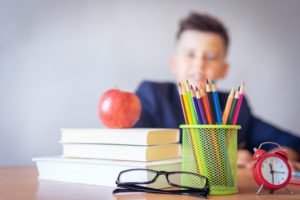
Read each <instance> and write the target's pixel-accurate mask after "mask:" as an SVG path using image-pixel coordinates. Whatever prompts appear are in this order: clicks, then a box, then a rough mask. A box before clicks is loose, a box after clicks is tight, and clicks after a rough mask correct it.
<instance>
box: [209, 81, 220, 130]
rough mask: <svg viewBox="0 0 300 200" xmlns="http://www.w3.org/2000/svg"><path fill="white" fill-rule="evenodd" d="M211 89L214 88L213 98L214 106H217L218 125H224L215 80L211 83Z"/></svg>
mask: <svg viewBox="0 0 300 200" xmlns="http://www.w3.org/2000/svg"><path fill="white" fill-rule="evenodd" d="M211 87H212V96H213V100H214V106H215V111H216V121H217V124H222V115H221V108H220V102H219V96H218V92H217V88H216V85H215V82H214V81H213V80H212V81H211Z"/></svg>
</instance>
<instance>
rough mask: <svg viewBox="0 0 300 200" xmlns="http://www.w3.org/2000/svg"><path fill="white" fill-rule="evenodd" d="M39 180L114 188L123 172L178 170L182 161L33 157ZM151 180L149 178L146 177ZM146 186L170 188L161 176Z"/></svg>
mask: <svg viewBox="0 0 300 200" xmlns="http://www.w3.org/2000/svg"><path fill="white" fill-rule="evenodd" d="M33 161H35V162H36V165H37V168H38V174H39V175H38V176H39V179H41V180H52V181H63V182H70V183H82V184H91V185H101V186H108V187H116V183H115V182H116V179H117V177H118V175H119V173H120V172H121V171H123V170H127V169H134V168H145V169H152V170H157V171H180V170H181V159H171V160H162V161H151V162H137V161H136V162H134V161H120V160H100V159H71V158H63V157H44V158H34V159H33ZM147 179H149V180H150V177H147ZM147 186H150V187H154V188H164V187H170V186H169V185H168V183H167V181H166V179H165V177H164V176H160V177H159V178H158V180H157V181H156V182H155V183H152V184H148V185H147Z"/></svg>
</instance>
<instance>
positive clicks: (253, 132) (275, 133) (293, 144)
mask: <svg viewBox="0 0 300 200" xmlns="http://www.w3.org/2000/svg"><path fill="white" fill-rule="evenodd" d="M267 141H270V142H276V143H278V144H280V145H281V146H282V147H283V148H284V149H286V151H287V154H288V156H289V159H290V160H291V161H299V160H300V145H299V144H300V138H299V137H297V136H295V135H292V134H290V133H288V132H287V131H283V130H280V129H278V128H276V127H274V126H273V125H271V124H269V123H266V122H264V121H262V120H260V119H258V118H256V117H253V118H252V122H251V128H250V129H249V143H248V145H247V146H248V149H249V150H250V151H251V150H252V149H253V148H254V147H258V146H259V145H260V144H261V143H263V142H267ZM274 148H276V147H274V146H273V145H266V146H264V149H265V150H267V151H270V150H273V149H274Z"/></svg>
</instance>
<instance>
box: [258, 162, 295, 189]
mask: <svg viewBox="0 0 300 200" xmlns="http://www.w3.org/2000/svg"><path fill="white" fill-rule="evenodd" d="M288 170H289V169H288V166H287V165H286V163H285V162H284V161H283V160H281V159H280V158H277V157H268V158H266V159H265V160H264V161H263V162H262V165H261V173H262V176H263V177H264V179H265V180H266V181H268V182H269V183H270V184H272V185H280V184H283V183H284V182H285V181H286V180H287V179H288V175H289V173H288Z"/></svg>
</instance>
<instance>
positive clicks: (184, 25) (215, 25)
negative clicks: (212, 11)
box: [176, 12, 229, 51]
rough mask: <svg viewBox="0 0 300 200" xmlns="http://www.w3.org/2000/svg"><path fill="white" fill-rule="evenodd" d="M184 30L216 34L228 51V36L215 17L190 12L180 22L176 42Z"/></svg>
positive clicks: (222, 25)
mask: <svg viewBox="0 0 300 200" xmlns="http://www.w3.org/2000/svg"><path fill="white" fill-rule="evenodd" d="M186 30H196V31H202V32H211V33H216V34H218V35H219V36H221V37H222V39H223V40H224V44H225V50H226V51H227V49H228V46H229V36H228V33H227V29H226V27H225V26H224V24H222V22H220V21H219V20H218V19H217V18H215V17H212V16H210V15H207V14H200V13H196V12H192V13H190V14H189V15H188V16H187V17H186V18H183V19H182V20H181V21H180V23H179V30H178V32H177V35H176V39H177V40H178V39H179V38H180V36H181V35H182V33H183V32H184V31H186Z"/></svg>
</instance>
